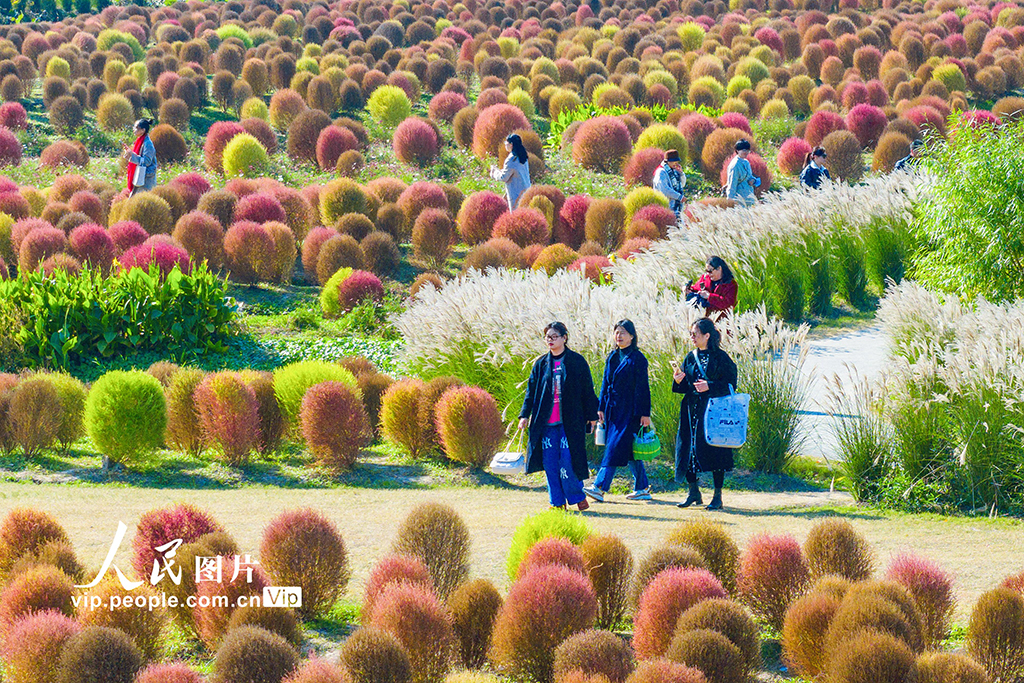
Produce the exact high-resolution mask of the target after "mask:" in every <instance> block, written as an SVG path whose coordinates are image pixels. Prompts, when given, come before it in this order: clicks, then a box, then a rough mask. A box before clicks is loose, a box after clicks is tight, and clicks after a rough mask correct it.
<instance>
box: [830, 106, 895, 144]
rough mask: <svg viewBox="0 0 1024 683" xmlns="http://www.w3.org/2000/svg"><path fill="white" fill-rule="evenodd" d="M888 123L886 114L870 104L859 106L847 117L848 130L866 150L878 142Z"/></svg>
mask: <svg viewBox="0 0 1024 683" xmlns="http://www.w3.org/2000/svg"><path fill="white" fill-rule="evenodd" d="M822 113H824V112H822ZM812 118H813V117H812ZM888 122H889V120H888V119H887V118H886V116H885V112H884V111H882V110H881V109H879V108H878V107H874V106H872V105H870V104H858V105H857V106H855V107H854V108H853V109H851V110H850V112H849V113H848V114H847V115H846V128H847V130H849V131H850V132H851V133H853V134H854V135H856V136H857V141H858V142H860V146H861V147H865V148H871V147H873V146H874V145H875V144H876V143H877V142H878V138H880V137H881V136H882V131H883V130H885V126H886V124H887V123H888Z"/></svg>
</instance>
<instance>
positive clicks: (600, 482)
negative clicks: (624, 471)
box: [594, 460, 650, 493]
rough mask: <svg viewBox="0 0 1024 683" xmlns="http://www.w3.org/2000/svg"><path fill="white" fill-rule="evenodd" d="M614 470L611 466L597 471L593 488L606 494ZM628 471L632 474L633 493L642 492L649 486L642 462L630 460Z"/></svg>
mask: <svg viewBox="0 0 1024 683" xmlns="http://www.w3.org/2000/svg"><path fill="white" fill-rule="evenodd" d="M615 469H616V468H615V467H612V466H611V465H608V466H606V467H602V468H601V469H599V470H598V471H597V479H595V480H594V486H596V487H597V488H599V489H601V490H602V491H604V492H605V493H608V491H610V490H611V488H612V479H614V478H615ZM629 471H630V472H632V473H633V490H634V491H643V490H644V489H646V488H648V487H649V486H650V483H649V482H648V481H647V468H645V467H644V463H643V461H642V460H630V461H629Z"/></svg>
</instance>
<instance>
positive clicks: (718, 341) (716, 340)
mask: <svg viewBox="0 0 1024 683" xmlns="http://www.w3.org/2000/svg"><path fill="white" fill-rule="evenodd" d="M693 326H694V327H696V328H697V329H698V330H699V331H700V333H701V334H709V335H711V337H710V338H709V339H708V349H709V350H711V351H718V350H719V349H720V348H721V347H722V333H721V332H719V331H718V328H717V327H715V322H714V321H713V320H712V319H711V318H701V319H699V320H698V321H697V322H695V323H694V324H693Z"/></svg>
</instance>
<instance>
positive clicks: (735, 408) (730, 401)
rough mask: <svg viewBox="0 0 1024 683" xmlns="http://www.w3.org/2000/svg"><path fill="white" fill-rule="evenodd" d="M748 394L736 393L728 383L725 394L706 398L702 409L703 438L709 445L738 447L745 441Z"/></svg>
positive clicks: (748, 404) (748, 408)
mask: <svg viewBox="0 0 1024 683" xmlns="http://www.w3.org/2000/svg"><path fill="white" fill-rule="evenodd" d="M749 410H750V394H737V393H734V392H733V390H732V385H731V384H730V385H729V394H728V395H727V396H718V397H715V398H709V399H708V407H707V408H706V409H705V410H704V440H705V441H707V443H708V445H709V446H718V447H719V448H739V447H740V446H742V445H743V444H745V443H746V442H747V416H748V412H749Z"/></svg>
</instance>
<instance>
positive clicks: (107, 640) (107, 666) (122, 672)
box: [57, 626, 142, 683]
mask: <svg viewBox="0 0 1024 683" xmlns="http://www.w3.org/2000/svg"><path fill="white" fill-rule="evenodd" d="M141 668H142V653H141V652H139V649H138V648H137V647H135V644H134V643H133V642H132V640H131V638H129V637H128V636H127V635H125V634H124V633H123V632H121V631H119V630H117V629H113V628H106V627H103V626H89V627H87V628H85V629H82V630H81V631H79V632H78V633H77V634H75V635H73V636H71V638H69V639H68V640H67V641H66V642H65V643H64V648H63V650H62V651H61V655H60V668H59V673H58V676H57V680H58V681H61V683H87V681H108V682H109V683H132V681H133V680H134V679H135V675H136V674H137V673H138V671H139V669H141Z"/></svg>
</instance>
